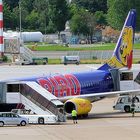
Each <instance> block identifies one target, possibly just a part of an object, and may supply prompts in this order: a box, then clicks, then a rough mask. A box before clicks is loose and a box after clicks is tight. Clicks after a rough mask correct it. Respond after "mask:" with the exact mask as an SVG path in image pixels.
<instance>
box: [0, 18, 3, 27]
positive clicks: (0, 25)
mask: <svg viewBox="0 0 140 140" xmlns="http://www.w3.org/2000/svg"><path fill="white" fill-rule="evenodd" d="M0 28H3V20H0Z"/></svg>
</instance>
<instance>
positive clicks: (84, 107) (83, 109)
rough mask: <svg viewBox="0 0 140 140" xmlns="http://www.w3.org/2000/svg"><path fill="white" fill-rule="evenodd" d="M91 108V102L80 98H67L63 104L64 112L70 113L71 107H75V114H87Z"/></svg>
mask: <svg viewBox="0 0 140 140" xmlns="http://www.w3.org/2000/svg"><path fill="white" fill-rule="evenodd" d="M91 108H92V104H91V102H90V101H89V100H87V99H82V98H73V99H70V100H67V101H66V102H65V104H64V110H65V112H66V113H71V112H72V110H73V109H76V110H77V115H87V114H88V112H90V110H91Z"/></svg>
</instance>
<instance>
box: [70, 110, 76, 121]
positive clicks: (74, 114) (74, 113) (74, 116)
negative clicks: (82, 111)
mask: <svg viewBox="0 0 140 140" xmlns="http://www.w3.org/2000/svg"><path fill="white" fill-rule="evenodd" d="M71 115H72V119H73V123H74V124H75V123H77V111H76V110H75V109H73V110H72V112H71Z"/></svg>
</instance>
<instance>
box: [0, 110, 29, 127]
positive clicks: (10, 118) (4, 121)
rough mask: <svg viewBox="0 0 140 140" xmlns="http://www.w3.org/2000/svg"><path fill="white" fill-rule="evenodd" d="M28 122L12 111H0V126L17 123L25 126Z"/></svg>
mask: <svg viewBox="0 0 140 140" xmlns="http://www.w3.org/2000/svg"><path fill="white" fill-rule="evenodd" d="M26 124H28V119H27V118H25V117H21V116H19V115H18V114H15V113H12V112H0V126H4V125H18V126H25V125H26Z"/></svg>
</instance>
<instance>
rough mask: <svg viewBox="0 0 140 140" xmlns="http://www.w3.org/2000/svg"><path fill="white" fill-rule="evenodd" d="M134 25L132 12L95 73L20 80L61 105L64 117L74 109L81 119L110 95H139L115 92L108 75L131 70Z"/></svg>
mask: <svg viewBox="0 0 140 140" xmlns="http://www.w3.org/2000/svg"><path fill="white" fill-rule="evenodd" d="M135 22H136V10H135V9H132V10H130V11H129V13H128V15H127V18H126V20H125V23H124V26H123V28H122V31H121V34H120V36H119V39H118V41H117V44H116V47H115V49H114V52H113V55H112V57H111V58H110V59H109V60H108V61H107V62H106V63H105V64H103V65H102V66H101V67H99V68H98V69H97V70H93V71H90V72H89V71H87V72H80V73H69V74H57V75H53V76H41V77H32V78H24V79H20V80H21V81H35V82H36V83H38V84H39V85H41V86H42V87H43V88H45V89H46V90H48V91H49V92H50V93H52V94H53V95H55V96H56V97H58V98H59V99H60V100H61V101H63V102H64V110H65V111H66V113H71V112H72V110H73V109H76V110H77V114H78V115H83V116H87V115H88V113H89V112H90V110H91V108H92V104H91V103H92V102H95V101H98V100H101V99H103V98H105V97H112V96H114V95H120V94H130V93H131V94H134V93H138V92H140V90H139V89H138V90H129V91H119V90H117V91H116V89H115V84H114V81H115V79H113V75H112V73H111V70H116V69H117V70H118V69H123V68H125V69H127V70H129V69H130V68H131V67H132V56H133V44H134V32H135ZM18 80H19V79H18Z"/></svg>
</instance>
